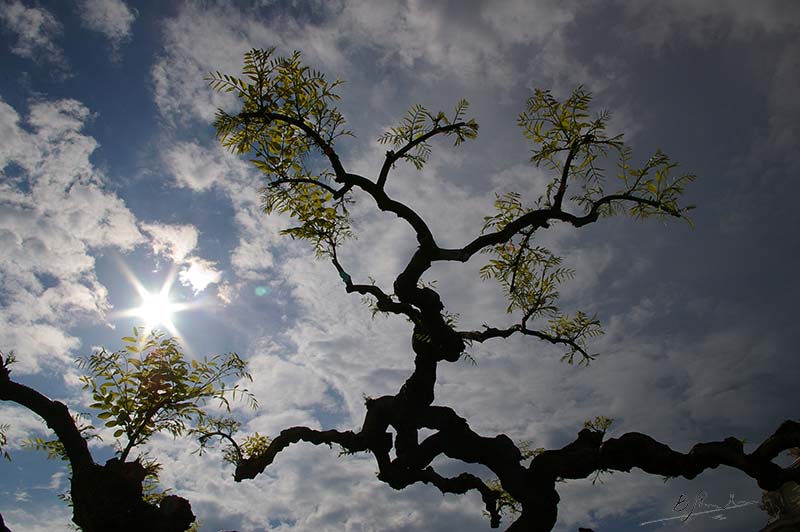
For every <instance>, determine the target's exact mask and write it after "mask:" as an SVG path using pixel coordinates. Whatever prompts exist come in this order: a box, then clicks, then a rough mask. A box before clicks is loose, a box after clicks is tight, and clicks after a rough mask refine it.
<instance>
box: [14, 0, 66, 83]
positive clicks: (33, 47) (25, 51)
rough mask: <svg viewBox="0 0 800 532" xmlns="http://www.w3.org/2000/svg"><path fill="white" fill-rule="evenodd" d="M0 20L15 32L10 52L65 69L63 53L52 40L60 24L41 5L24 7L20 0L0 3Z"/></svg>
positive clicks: (58, 30) (57, 34)
mask: <svg viewBox="0 0 800 532" xmlns="http://www.w3.org/2000/svg"><path fill="white" fill-rule="evenodd" d="M0 22H2V23H3V25H4V26H5V27H6V29H7V30H8V31H11V32H12V33H14V34H16V36H17V42H16V44H14V46H12V47H11V51H12V52H13V53H15V54H17V55H19V56H21V57H25V58H28V59H33V60H35V61H41V62H44V63H49V64H52V65H56V66H58V67H60V68H64V69H66V68H67V66H66V65H67V63H66V60H65V59H64V52H63V51H62V50H61V48H60V47H59V46H57V45H56V44H55V42H54V40H55V39H56V38H57V37H58V36H59V35H60V34H61V32H62V27H61V24H60V23H59V22H58V20H56V18H55V17H54V16H53V14H52V13H50V12H49V11H48V10H46V9H44V8H43V7H26V6H25V4H23V3H22V2H21V1H20V0H14V1H13V2H9V1H5V2H3V4H2V5H0Z"/></svg>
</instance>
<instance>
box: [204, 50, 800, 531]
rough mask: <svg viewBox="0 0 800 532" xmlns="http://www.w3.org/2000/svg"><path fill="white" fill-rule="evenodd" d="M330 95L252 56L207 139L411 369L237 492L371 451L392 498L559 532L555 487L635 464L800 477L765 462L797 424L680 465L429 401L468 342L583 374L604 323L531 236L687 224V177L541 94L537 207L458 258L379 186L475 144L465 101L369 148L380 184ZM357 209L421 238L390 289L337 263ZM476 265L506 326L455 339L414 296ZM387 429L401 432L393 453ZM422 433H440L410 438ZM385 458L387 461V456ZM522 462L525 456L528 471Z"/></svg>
mask: <svg viewBox="0 0 800 532" xmlns="http://www.w3.org/2000/svg"><path fill="white" fill-rule="evenodd" d="M339 83H340V82H339V81H334V82H328V81H327V80H326V78H325V76H324V75H323V74H322V73H319V72H316V71H314V70H311V69H310V68H309V67H307V66H304V65H303V64H302V63H301V61H300V54H299V53H297V52H296V53H294V54H293V55H291V56H289V57H286V58H279V57H274V50H272V49H270V50H252V51H250V52H248V53H247V54H246V55H245V59H244V69H243V76H242V77H235V76H231V75H226V74H222V73H220V72H216V73H213V74H211V75H210V77H209V84H210V85H211V87H212V88H214V89H216V90H219V91H224V92H229V93H234V94H235V95H236V96H237V97H238V98H239V99H240V101H241V109H240V110H239V112H238V113H236V114H230V113H228V112H225V111H223V110H219V111H218V112H217V115H216V120H215V127H216V130H217V137H218V138H219V140H220V142H221V143H222V144H223V145H224V146H226V147H227V148H229V149H231V150H232V151H234V152H235V153H238V154H242V155H244V154H248V155H249V156H250V157H251V162H252V163H253V164H254V165H255V166H256V167H257V168H258V169H260V170H261V171H262V172H263V173H264V174H265V175H266V178H267V183H266V185H265V187H264V208H265V210H266V212H267V213H271V212H273V211H277V212H281V213H287V214H289V215H290V216H291V217H292V218H293V219H294V220H296V221H297V222H298V225H297V226H295V227H292V228H290V229H286V230H285V231H284V233H285V234H287V235H289V236H290V237H291V238H294V239H304V240H308V241H310V242H311V244H312V245H313V246H314V249H315V251H316V254H317V256H318V257H319V258H322V259H327V260H330V262H331V263H332V265H333V267H334V268H335V269H336V271H337V272H338V274H339V276H340V277H341V279H342V281H343V283H344V288H345V290H346V291H347V292H348V293H355V294H360V295H362V296H364V297H366V298H367V299H368V300H369V302H370V305H371V306H372V308H373V310H374V311H375V312H381V313H386V314H390V315H398V316H401V317H403V318H405V319H407V320H409V321H410V322H411V323H413V326H414V329H413V336H412V338H411V348H412V350H413V352H414V370H413V372H412V373H411V375H410V376H409V377H408V379H407V380H406V381H405V383H404V384H403V386H402V387H401V388H400V390H399V391H398V392H397V393H395V394H393V395H384V396H381V397H378V398H370V399H367V401H366V414H365V416H364V424H363V426H362V428H361V430H358V431H344V432H340V431H335V430H326V431H320V430H314V429H311V428H308V427H302V426H301V427H291V428H287V429H285V430H283V431H282V432H281V433H280V434H279V435H278V436H276V437H275V438H274V439H273V440H272V442H271V443H270V444H269V445H268V446H267V448H266V449H264V450H263V452H259V453H256V454H254V455H253V456H252V457H250V458H246V459H244V460H242V461H241V462H239V463H238V464H237V467H236V472H235V478H236V480H239V481H241V480H244V479H250V478H254V477H255V476H257V475H258V474H260V473H262V472H263V471H264V470H265V468H266V467H267V466H269V465H270V464H271V463H272V462H273V461H274V460H275V458H276V456H277V454H278V453H279V452H280V451H281V450H283V449H285V448H286V447H287V446H289V445H291V444H293V443H297V442H300V441H305V442H308V443H313V444H315V445H318V444H321V443H326V444H329V445H330V444H338V445H340V446H341V447H342V448H344V449H345V451H346V452H360V451H369V452H370V453H372V455H373V456H374V457H375V460H376V462H377V465H378V470H379V474H378V478H379V479H380V480H382V481H383V482H386V483H387V484H389V485H390V486H391V487H393V488H395V489H398V490H399V489H403V488H405V487H406V486H409V485H411V484H414V483H417V482H422V483H426V484H432V485H433V486H435V487H436V488H438V489H439V490H441V491H442V492H444V493H464V492H466V491H468V490H477V491H479V492H480V494H481V496H482V498H483V502H484V504H485V506H486V511H487V512H488V514H489V516H490V520H491V526H492V527H497V526H499V524H500V520H501V515H500V511H501V510H502V509H510V510H512V511H513V513H515V516H514V520H513V522H512V523H511V525H510V526H509V528H508V530H509V531H523V530H524V531H548V530H551V529H552V527H553V526H554V524H555V523H556V517H557V507H558V502H559V495H558V493H557V491H556V481H557V480H559V479H580V478H586V477H589V476H590V475H592V474H595V473H596V472H599V471H630V470H631V469H632V468H634V467H638V468H640V469H642V470H644V471H645V472H647V473H651V474H656V475H662V476H666V477H677V476H683V477H685V478H688V479H691V478H694V477H696V476H697V475H699V474H700V473H701V472H703V471H704V470H706V469H708V468H715V467H717V466H719V465H727V466H729V467H733V468H737V469H739V470H741V471H742V472H744V473H745V474H747V475H749V476H750V477H752V478H753V479H755V480H756V481H757V482H758V485H759V486H761V487H762V488H763V489H766V490H772V489H776V488H778V487H780V486H781V485H782V484H784V483H785V482H787V481H789V480H797V479H798V478H800V473H798V471H797V470H791V469H788V468H786V469H784V468H781V467H779V466H778V465H776V464H775V463H774V462H773V461H772V460H773V459H774V458H775V457H776V456H777V455H778V454H779V453H780V452H782V451H784V450H786V449H788V448H790V447H793V446H796V445H797V442H798V441H800V424H798V423H796V422H793V421H786V422H784V423H783V424H782V425H781V426H780V427H779V428H778V429H777V431H776V432H775V433H774V434H773V435H772V436H771V437H769V438H768V439H767V440H766V441H764V442H763V443H762V444H761V445H760V446H759V447H758V448H757V449H756V450H755V451H754V452H752V453H745V452H744V448H743V442H742V441H741V440H739V439H736V438H733V437H729V438H726V439H725V440H723V441H718V442H710V443H699V444H697V445H695V446H694V447H693V448H692V449H691V450H690V451H689V452H688V453H685V454H684V453H680V452H677V451H674V450H672V449H670V448H669V447H668V446H667V445H664V444H662V443H659V442H658V441H656V440H654V439H653V438H651V437H649V436H647V435H645V434H640V433H637V432H631V433H627V434H624V435H622V436H620V437H619V438H610V439H606V438H605V432H606V430H607V428H608V426H609V424H610V420H609V419H607V418H603V417H598V418H597V419H596V420H594V421H590V422H587V423H586V424H585V426H584V428H583V429H582V430H580V432H578V436H577V438H576V439H575V441H573V442H572V443H570V444H569V445H566V446H565V447H563V448H561V449H554V450H543V449H540V450H537V451H532V452H531V451H528V450H527V449H526V448H525V447H523V446H518V445H516V444H515V443H514V442H513V441H512V440H511V439H510V438H509V437H508V436H506V435H504V434H499V435H494V436H491V437H487V436H483V435H480V434H477V433H476V432H475V431H473V430H472V429H471V428H470V426H469V423H468V422H467V420H466V419H464V418H462V417H460V416H459V415H458V413H457V412H456V411H455V410H454V409H453V408H451V407H448V406H443V405H436V404H434V402H435V396H434V384H435V382H436V369H437V366H438V365H439V364H440V363H444V362H449V363H452V362H456V361H458V360H459V359H461V358H462V357H464V356H465V351H466V348H467V347H468V346H469V345H470V344H474V343H481V342H487V341H489V340H493V339H501V338H508V337H510V336H512V335H526V336H531V337H534V338H537V339H539V340H543V341H545V342H549V343H551V344H555V345H558V346H561V347H563V348H564V350H565V353H564V356H563V358H562V360H565V361H567V362H568V363H570V364H572V363H573V362H575V360H576V359H577V361H578V363H586V364H588V363H589V362H590V361H591V360H592V359H593V355H592V354H591V353H590V350H589V347H588V341H589V340H590V339H591V338H592V337H594V336H597V335H599V334H601V333H602V329H601V326H600V322H599V320H598V319H596V318H595V317H593V316H588V315H587V314H585V313H583V312H580V311H578V312H576V313H575V314H572V315H569V314H566V313H564V312H562V311H561V310H560V309H559V307H558V286H559V283H560V282H561V281H562V280H564V279H565V278H568V277H570V276H571V275H572V271H570V270H568V269H566V268H564V267H562V266H561V259H560V258H559V257H558V256H556V255H555V254H554V253H552V252H551V251H550V250H548V249H547V248H545V247H544V246H542V245H538V244H536V240H535V237H536V235H537V233H540V232H542V231H545V230H547V229H548V228H549V227H550V226H551V225H553V224H555V223H557V222H561V223H566V224H570V225H572V226H573V227H574V228H581V227H583V226H586V225H589V224H592V223H595V222H598V221H599V220H601V219H602V218H605V217H609V216H614V215H628V216H632V217H634V218H640V219H645V218H676V219H684V220H687V221H688V217H687V213H688V211H689V210H690V209H691V208H692V207H691V206H689V205H683V204H682V203H681V195H682V192H683V190H684V187H685V186H686V185H687V184H689V183H690V182H691V181H692V180H693V179H694V176H693V175H691V174H681V175H676V174H675V172H674V170H675V168H676V166H677V165H676V164H675V163H674V162H672V161H671V160H670V159H669V157H667V156H666V155H665V154H664V153H662V152H660V151H657V152H656V153H654V154H653V155H652V156H651V157H650V158H649V159H647V161H646V162H645V163H644V165H642V166H636V165H634V164H633V154H632V151H631V149H630V148H629V147H627V146H626V145H625V144H624V143H623V139H622V135H616V136H609V135H607V134H606V126H607V123H608V118H609V115H608V113H606V112H601V113H599V114H597V115H596V116H594V117H592V116H590V112H589V105H590V102H591V96H590V94H589V93H588V92H587V91H586V90H584V89H583V88H581V87H579V88H577V89H576V90H575V91H574V92H573V93H572V95H571V96H570V97H569V98H567V99H566V100H564V101H559V100H557V99H556V98H554V97H553V96H552V94H551V93H550V92H548V91H544V90H536V91H535V92H534V95H533V96H532V97H531V98H530V99H529V100H528V102H527V105H526V108H525V110H524V111H523V112H522V114H521V115H520V116H519V120H518V124H519V126H520V127H521V128H522V130H523V134H524V135H525V137H526V138H528V139H530V140H531V141H532V143H533V146H534V147H533V156H532V157H531V162H532V163H533V164H534V165H536V166H543V167H544V168H546V169H547V170H549V171H551V172H552V175H553V177H552V179H551V180H550V182H549V183H548V185H547V187H546V189H545V190H544V191H543V194H542V196H541V197H540V198H539V200H538V201H537V202H535V203H534V204H532V205H527V204H525V203H524V202H523V198H522V196H521V195H519V194H517V193H515V192H509V193H507V194H504V195H502V196H499V197H497V199H496V201H495V207H496V209H497V210H496V212H495V213H494V214H491V215H488V216H486V218H485V225H484V227H483V231H482V233H481V234H480V235H476V237H475V238H474V239H473V240H471V241H470V242H467V243H466V244H464V245H463V246H462V247H459V248H452V249H451V248H443V247H441V246H439V245H438V244H437V241H436V238H435V235H434V234H433V232H432V231H431V229H430V228H429V226H428V225H427V224H426V222H425V221H424V220H423V219H422V218H421V217H420V216H419V215H418V214H417V213H416V212H415V211H414V210H413V209H412V208H410V207H409V206H408V205H405V204H403V203H401V202H399V201H397V200H395V199H393V198H392V197H391V196H390V195H389V194H388V193H387V192H386V188H385V185H386V183H387V180H388V179H389V175H390V173H391V171H392V169H393V168H394V167H395V166H396V165H397V164H398V163H401V162H404V161H405V162H410V163H411V164H413V165H414V166H415V167H416V168H417V169H421V168H423V167H424V165H425V163H426V161H427V159H428V156H429V154H430V153H431V150H432V146H431V142H432V141H433V140H434V139H435V138H438V137H442V136H443V137H449V138H451V139H452V140H453V141H454V144H455V145H456V146H457V145H459V144H461V143H462V142H465V141H467V140H469V139H472V138H474V137H475V136H476V135H477V133H478V124H477V123H476V122H475V121H474V120H471V119H467V118H465V114H466V111H467V109H468V105H467V102H466V101H464V100H462V101H460V102H458V104H457V105H456V107H455V110H454V111H453V113H452V114H451V115H447V114H445V113H444V112H438V113H433V112H430V111H428V110H427V109H426V108H424V107H422V106H420V105H415V106H413V107H411V109H410V110H409V111H408V114H407V115H406V116H405V117H404V118H403V120H402V121H401V122H400V123H399V124H398V125H397V126H395V127H393V128H391V129H390V130H389V131H387V132H386V133H385V134H384V135H382V136H381V137H380V138H379V141H380V142H381V143H383V144H387V145H388V146H389V148H390V149H389V150H388V151H387V152H386V156H385V159H384V160H383V164H382V166H381V170H380V172H379V174H378V175H377V176H375V178H374V179H370V178H368V177H365V176H362V175H358V174H355V173H352V172H349V171H348V170H347V169H346V168H345V166H344V164H343V163H342V161H341V159H340V157H339V154H338V153H337V151H336V147H337V143H338V142H339V140H340V138H341V137H343V136H346V135H349V134H350V132H349V131H347V130H346V129H344V123H345V120H344V117H343V116H342V114H341V113H340V112H339V110H338V109H337V108H336V106H335V102H336V101H337V100H338V96H337V94H336V92H335V90H336V88H337V86H338V85H339ZM612 156H615V157H616V158H617V164H616V166H617V172H616V179H614V180H613V181H612V182H611V183H609V182H607V180H606V179H605V176H604V175H603V171H602V169H601V167H600V165H601V164H602V163H603V161H605V160H607V159H609V158H610V157H612ZM356 198H358V199H359V200H366V201H370V202H374V205H375V206H376V207H377V208H378V209H380V210H381V211H384V212H388V213H392V214H394V215H396V216H397V217H399V218H400V219H402V220H403V221H405V222H406V223H408V224H409V226H410V227H411V229H412V230H413V231H414V233H415V235H416V238H417V242H418V247H417V249H416V251H415V252H414V253H413V255H412V256H411V257H410V258H409V260H408V262H407V263H406V266H405V268H404V269H403V271H402V272H400V274H399V275H398V276H397V277H396V279H395V280H394V282H393V285H392V287H391V291H387V290H385V289H384V288H381V287H379V286H377V285H376V284H375V283H370V284H363V283H358V282H356V281H354V280H353V279H352V277H351V276H350V274H349V273H348V272H347V270H346V268H345V261H344V259H343V258H341V257H340V256H339V254H338V253H337V250H338V249H340V247H341V244H342V243H343V242H344V241H345V240H347V239H348V238H351V237H352V236H353V233H352V226H351V223H350V213H349V211H348V205H350V204H351V203H352V202H354V201H356ZM477 253H486V254H488V255H489V259H488V262H487V264H486V265H485V266H484V267H483V268H482V270H481V274H482V276H483V277H484V278H488V279H494V280H496V281H497V282H498V283H499V284H500V286H501V288H502V290H503V291H504V293H505V295H506V297H507V299H508V308H507V311H508V313H509V314H512V315H514V316H515V317H516V322H515V323H514V324H513V325H510V326H503V327H495V326H489V325H484V327H483V328H482V329H481V330H461V329H459V328H458V327H457V323H456V319H455V316H453V315H451V314H449V313H448V312H447V311H446V309H445V305H444V304H443V302H442V300H441V297H440V296H439V294H438V293H437V292H436V290H435V289H434V288H433V287H432V286H430V285H426V284H424V283H423V275H424V274H425V273H426V272H427V271H428V270H429V269H430V268H431V266H432V265H433V264H434V263H436V262H442V261H451V262H466V261H467V260H469V259H470V258H471V257H473V256H474V255H475V254H477ZM390 427H391V428H393V429H394V431H395V432H396V437H395V438H394V440H393V439H392V435H391V433H390V432H389V431H388V429H389V428H390ZM420 429H431V430H433V431H435V432H434V433H433V434H432V435H430V436H428V437H426V438H424V439H423V440H422V441H419V435H418V433H419V430H420ZM392 448H394V451H395V458H394V459H392V458H391V457H390V454H389V452H390V450H391V449H392ZM440 455H444V456H447V457H448V458H451V459H453V460H460V461H462V462H466V463H479V464H483V465H484V466H486V467H487V468H489V469H490V470H491V471H492V472H493V473H494V475H496V477H497V480H496V481H494V482H490V483H487V482H485V481H484V480H482V479H480V478H478V477H477V476H475V475H472V474H469V473H462V474H461V475H458V476H456V477H453V478H446V477H443V476H442V475H440V474H439V473H437V472H436V471H435V470H434V468H433V467H431V463H432V461H433V460H434V458H436V457H437V456H440ZM526 458H532V460H531V461H530V463H529V464H527V465H525V463H524V460H525V459H526Z"/></svg>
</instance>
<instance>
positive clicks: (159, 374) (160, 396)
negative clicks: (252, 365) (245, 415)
mask: <svg viewBox="0 0 800 532" xmlns="http://www.w3.org/2000/svg"><path fill="white" fill-rule="evenodd" d="M122 340H123V342H125V344H126V345H125V348H124V349H122V350H119V351H114V352H109V351H106V350H105V349H102V350H100V351H97V352H95V353H94V354H92V355H91V356H89V357H87V358H84V359H81V361H80V364H81V365H82V366H83V367H84V368H86V369H87V370H88V372H89V374H88V375H86V376H83V377H81V381H82V382H83V383H84V389H88V390H90V391H91V393H92V398H93V400H94V401H95V402H94V403H92V404H91V405H90V407H91V408H93V409H96V410H99V414H97V417H98V418H99V419H101V420H103V421H104V422H105V426H107V427H111V428H115V427H116V430H115V432H114V437H115V438H120V437H123V436H124V437H125V438H126V440H127V444H126V446H125V447H124V448H123V450H122V451H121V459H123V460H124V459H125V458H126V457H127V455H128V453H129V452H130V450H131V449H132V448H133V447H135V446H138V445H141V444H142V443H144V442H145V441H147V440H148V439H149V438H150V436H152V435H153V434H154V433H156V432H161V431H166V432H169V433H170V434H172V435H173V436H176V437H177V436H179V435H181V434H183V433H184V432H186V430H187V424H190V423H191V424H196V423H198V422H201V421H202V420H203V419H204V418H205V417H207V412H206V409H205V404H206V403H207V402H208V401H209V400H217V401H219V405H220V406H221V407H224V408H225V409H227V410H228V411H230V403H229V399H228V396H230V397H231V398H232V399H235V398H236V397H237V395H241V396H243V397H244V398H246V399H247V400H248V401H249V402H250V404H251V405H252V406H253V407H255V406H256V401H255V398H254V397H253V395H252V394H251V393H250V392H248V390H247V389H242V388H240V387H239V385H238V384H235V385H233V386H229V385H227V384H226V382H225V381H226V379H227V378H229V377H234V378H247V379H250V375H249V374H248V373H247V371H246V363H245V361H244V360H242V358H241V357H239V355H237V354H236V353H228V354H226V355H215V356H213V357H211V358H207V357H206V358H204V359H203V360H196V359H192V360H190V361H187V360H186V359H185V357H184V354H183V352H182V351H181V349H180V346H179V344H178V342H177V340H176V339H174V338H165V337H164V336H163V334H161V333H159V332H157V331H149V332H145V331H143V330H141V329H138V328H134V336H129V337H125V338H123V339H122Z"/></svg>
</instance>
